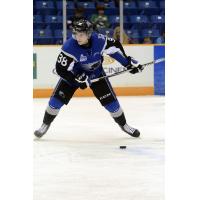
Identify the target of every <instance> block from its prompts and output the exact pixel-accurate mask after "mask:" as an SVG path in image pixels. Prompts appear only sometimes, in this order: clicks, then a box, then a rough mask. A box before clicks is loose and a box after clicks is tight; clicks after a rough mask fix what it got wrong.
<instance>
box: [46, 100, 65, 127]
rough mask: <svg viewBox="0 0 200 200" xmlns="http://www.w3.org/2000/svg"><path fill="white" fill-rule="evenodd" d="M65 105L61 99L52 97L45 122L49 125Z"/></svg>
mask: <svg viewBox="0 0 200 200" xmlns="http://www.w3.org/2000/svg"><path fill="white" fill-rule="evenodd" d="M63 105H64V103H62V102H61V101H60V100H59V99H57V98H55V97H51V98H50V100H49V105H48V106H47V108H46V111H45V114H44V119H43V123H44V124H47V125H49V124H51V122H52V121H53V120H54V119H55V117H56V116H57V114H58V112H59V111H60V108H61V107H62V106H63Z"/></svg>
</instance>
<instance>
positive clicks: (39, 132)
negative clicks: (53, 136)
mask: <svg viewBox="0 0 200 200" xmlns="http://www.w3.org/2000/svg"><path fill="white" fill-rule="evenodd" d="M49 127H50V125H46V124H44V123H43V124H42V126H41V127H40V128H39V129H38V130H36V131H35V132H34V135H35V136H36V137H37V138H41V137H42V136H43V135H44V134H45V133H46V132H47V131H48V129H49Z"/></svg>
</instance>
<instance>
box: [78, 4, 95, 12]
mask: <svg viewBox="0 0 200 200" xmlns="http://www.w3.org/2000/svg"><path fill="white" fill-rule="evenodd" d="M77 6H78V7H82V8H84V9H85V12H86V13H87V14H93V13H94V12H95V11H96V7H95V3H94V2H78V3H77Z"/></svg>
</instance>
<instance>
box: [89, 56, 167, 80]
mask: <svg viewBox="0 0 200 200" xmlns="http://www.w3.org/2000/svg"><path fill="white" fill-rule="evenodd" d="M163 61H165V58H159V59H157V60H154V61H151V62H148V63H145V64H143V65H142V67H144V68H145V67H147V66H149V65H153V64H157V63H160V62H163ZM131 70H132V69H127V70H123V71H120V72H116V73H113V74H110V75H106V76H102V77H99V78H95V79H92V80H90V82H91V83H94V82H97V81H99V80H101V79H104V78H110V77H114V76H117V75H120V74H123V73H126V72H130V71H131Z"/></svg>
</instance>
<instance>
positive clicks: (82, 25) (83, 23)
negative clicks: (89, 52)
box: [72, 19, 93, 38]
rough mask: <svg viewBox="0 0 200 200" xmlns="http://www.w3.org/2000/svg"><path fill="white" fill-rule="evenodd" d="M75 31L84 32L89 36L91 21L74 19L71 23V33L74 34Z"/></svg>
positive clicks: (91, 26) (91, 30) (91, 27)
mask: <svg viewBox="0 0 200 200" xmlns="http://www.w3.org/2000/svg"><path fill="white" fill-rule="evenodd" d="M77 32H85V33H86V34H87V35H88V37H89V38H90V36H91V34H92V32H93V25H92V23H91V22H89V21H88V20H85V19H80V20H77V21H75V22H74V23H73V25H72V35H75V34H76V33H77Z"/></svg>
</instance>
